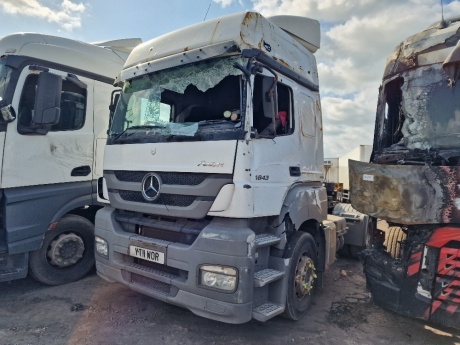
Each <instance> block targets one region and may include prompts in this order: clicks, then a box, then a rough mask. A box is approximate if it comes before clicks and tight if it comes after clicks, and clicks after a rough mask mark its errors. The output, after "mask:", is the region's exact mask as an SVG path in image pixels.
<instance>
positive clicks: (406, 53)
mask: <svg viewBox="0 0 460 345" xmlns="http://www.w3.org/2000/svg"><path fill="white" fill-rule="evenodd" d="M459 29H460V22H459V21H458V18H455V19H453V20H450V21H442V22H440V23H437V24H435V25H433V26H432V27H430V28H428V29H427V30H425V31H422V32H420V33H417V34H415V35H413V36H411V37H409V38H407V39H406V40H405V41H404V42H402V43H401V44H400V45H399V46H398V47H397V48H396V49H395V51H394V52H393V53H392V54H391V56H390V57H389V59H388V61H387V65H386V68H385V72H384V76H383V82H382V86H381V87H380V94H379V101H378V105H377V115H376V123H375V137H374V147H373V153H372V156H371V163H361V162H354V161H350V165H349V166H350V182H351V191H352V192H351V203H352V205H353V207H354V208H355V209H357V210H358V211H360V212H363V213H366V214H368V215H370V216H372V217H375V218H379V219H381V220H385V221H386V222H387V223H388V225H389V227H388V229H386V230H385V232H386V233H385V236H380V231H379V230H378V229H375V231H374V236H373V239H374V248H373V249H371V250H368V251H366V252H365V255H364V272H365V274H366V278H367V284H368V287H369V289H370V291H371V292H372V294H373V299H374V301H375V302H376V303H377V304H380V305H382V306H384V307H386V308H388V309H391V310H394V311H396V312H399V313H402V314H405V315H409V316H413V317H417V318H422V319H425V320H429V321H432V322H436V323H439V324H443V325H446V326H451V327H456V328H458V327H459V325H460V174H459V173H460V141H459V134H460V88H459V87H458V85H457V82H458V77H459V75H460V74H459V71H460V69H459V67H460V64H459V63H460V54H459V53H460V48H459V46H458V45H457V43H458V42H459V39H460V31H459ZM384 237H385V239H384Z"/></svg>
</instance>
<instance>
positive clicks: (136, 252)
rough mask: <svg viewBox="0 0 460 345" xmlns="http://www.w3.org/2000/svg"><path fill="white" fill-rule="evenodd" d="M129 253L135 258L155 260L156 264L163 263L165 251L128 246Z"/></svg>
mask: <svg viewBox="0 0 460 345" xmlns="http://www.w3.org/2000/svg"><path fill="white" fill-rule="evenodd" d="M129 255H131V256H134V257H135V258H139V259H144V260H147V261H152V262H156V263H158V264H164V263H165V253H163V252H159V251H157V250H151V249H147V248H141V247H137V246H129Z"/></svg>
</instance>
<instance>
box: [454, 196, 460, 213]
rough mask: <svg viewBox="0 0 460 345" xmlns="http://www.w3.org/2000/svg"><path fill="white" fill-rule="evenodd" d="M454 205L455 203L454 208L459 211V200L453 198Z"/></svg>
mask: <svg viewBox="0 0 460 345" xmlns="http://www.w3.org/2000/svg"><path fill="white" fill-rule="evenodd" d="M454 203H455V208H456V209H457V210H460V198H455V199H454Z"/></svg>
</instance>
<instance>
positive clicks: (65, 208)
mask: <svg viewBox="0 0 460 345" xmlns="http://www.w3.org/2000/svg"><path fill="white" fill-rule="evenodd" d="M101 208H102V206H101V205H99V204H95V203H94V202H93V198H92V197H91V196H90V195H83V196H80V197H78V198H75V199H72V200H70V201H69V202H67V203H66V204H64V205H62V206H61V207H60V208H59V209H58V210H57V212H56V213H55V214H54V216H53V218H52V219H51V222H50V224H53V223H55V222H57V221H59V219H61V218H62V217H64V216H65V215H67V214H74V215H77V216H80V217H83V218H86V219H88V220H89V221H90V222H91V223H93V224H94V218H95V216H96V212H97V211H98V210H99V209H101Z"/></svg>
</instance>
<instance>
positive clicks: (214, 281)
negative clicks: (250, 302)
mask: <svg viewBox="0 0 460 345" xmlns="http://www.w3.org/2000/svg"><path fill="white" fill-rule="evenodd" d="M237 282H238V271H237V270H236V268H233V267H226V266H217V265H203V266H200V284H201V285H202V286H205V287H208V288H213V289H219V290H224V291H228V292H233V291H235V290H236V287H237Z"/></svg>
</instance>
